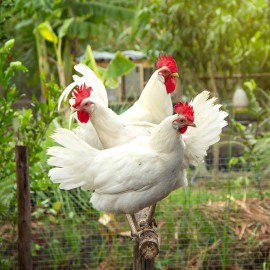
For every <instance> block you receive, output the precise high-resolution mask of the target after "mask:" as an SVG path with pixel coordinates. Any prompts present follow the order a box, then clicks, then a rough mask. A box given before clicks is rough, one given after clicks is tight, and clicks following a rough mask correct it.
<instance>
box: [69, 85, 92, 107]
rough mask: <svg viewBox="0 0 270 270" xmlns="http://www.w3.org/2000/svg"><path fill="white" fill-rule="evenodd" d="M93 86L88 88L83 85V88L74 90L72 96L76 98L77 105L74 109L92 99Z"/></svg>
mask: <svg viewBox="0 0 270 270" xmlns="http://www.w3.org/2000/svg"><path fill="white" fill-rule="evenodd" d="M91 90H92V88H91V86H90V87H86V84H85V83H84V84H82V85H81V86H78V87H77V88H76V90H73V92H72V94H73V97H74V98H75V103H74V104H73V105H72V106H73V107H74V108H75V107H77V106H78V105H80V104H81V102H82V101H83V100H84V99H85V98H88V97H90V95H91Z"/></svg>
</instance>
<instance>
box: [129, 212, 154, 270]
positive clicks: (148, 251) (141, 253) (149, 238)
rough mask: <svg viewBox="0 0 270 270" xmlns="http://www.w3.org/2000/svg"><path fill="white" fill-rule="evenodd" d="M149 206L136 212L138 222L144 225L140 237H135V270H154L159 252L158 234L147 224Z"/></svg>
mask: <svg viewBox="0 0 270 270" xmlns="http://www.w3.org/2000/svg"><path fill="white" fill-rule="evenodd" d="M148 212H149V208H148V207H147V208H144V209H143V210H141V211H140V212H138V213H136V215H135V216H136V219H137V221H138V224H139V225H140V226H141V227H143V228H144V229H143V231H142V232H141V233H140V235H139V238H135V239H134V241H135V242H134V246H133V270H154V267H155V257H156V256H157V255H158V253H159V243H158V235H157V233H156V232H155V231H154V229H153V228H152V227H150V226H148V225H147V224H146V218H147V215H148Z"/></svg>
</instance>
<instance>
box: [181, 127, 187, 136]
mask: <svg viewBox="0 0 270 270" xmlns="http://www.w3.org/2000/svg"><path fill="white" fill-rule="evenodd" d="M186 131H187V126H185V127H182V128H180V129H179V132H180V133H181V134H184V133H185V132H186Z"/></svg>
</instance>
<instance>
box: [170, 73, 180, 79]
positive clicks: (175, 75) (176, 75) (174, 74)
mask: <svg viewBox="0 0 270 270" xmlns="http://www.w3.org/2000/svg"><path fill="white" fill-rule="evenodd" d="M171 76H173V77H177V78H179V74H178V73H177V72H174V73H172V74H171Z"/></svg>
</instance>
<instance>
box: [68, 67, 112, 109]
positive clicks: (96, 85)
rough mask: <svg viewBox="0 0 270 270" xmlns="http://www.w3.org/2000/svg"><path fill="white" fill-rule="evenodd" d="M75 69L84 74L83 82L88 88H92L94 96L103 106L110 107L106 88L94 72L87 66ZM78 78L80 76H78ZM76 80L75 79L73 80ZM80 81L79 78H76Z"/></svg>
mask: <svg viewBox="0 0 270 270" xmlns="http://www.w3.org/2000/svg"><path fill="white" fill-rule="evenodd" d="M74 69H75V70H76V71H77V72H79V73H80V74H82V77H81V79H82V81H83V83H86V85H87V86H91V87H92V89H93V93H92V95H95V96H96V97H97V98H98V99H99V101H100V102H101V103H102V104H103V106H106V107H107V106H108V95H107V91H106V88H105V86H104V84H103V83H102V81H101V80H100V79H99V78H98V77H97V75H96V74H95V73H94V71H93V70H91V69H90V68H89V67H88V66H86V65H85V64H78V65H75V66H74ZM77 77H78V76H77ZM73 79H74V78H73ZM75 79H77V80H78V78H76V77H75Z"/></svg>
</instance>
